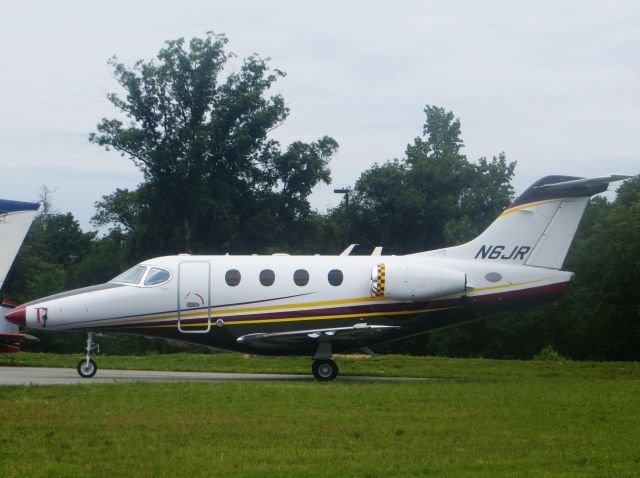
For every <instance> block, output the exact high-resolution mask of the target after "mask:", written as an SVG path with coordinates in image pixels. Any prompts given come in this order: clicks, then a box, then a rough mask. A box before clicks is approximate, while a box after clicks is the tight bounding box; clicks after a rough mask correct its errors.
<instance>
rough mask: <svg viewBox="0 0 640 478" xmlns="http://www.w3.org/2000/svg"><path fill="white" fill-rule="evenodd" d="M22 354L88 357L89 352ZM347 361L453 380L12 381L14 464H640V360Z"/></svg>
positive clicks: (269, 362)
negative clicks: (14, 383) (26, 384)
mask: <svg viewBox="0 0 640 478" xmlns="http://www.w3.org/2000/svg"><path fill="white" fill-rule="evenodd" d="M17 358H19V360H20V362H21V363H22V364H27V363H28V364H31V365H53V364H57V365H64V366H72V367H73V366H74V365H75V362H76V361H77V359H78V357H76V356H74V357H70V356H50V355H39V354H25V355H23V356H20V355H18V356H17ZM98 363H99V365H100V366H101V367H103V368H110V367H123V366H124V365H127V366H128V367H129V368H149V369H153V368H155V369H163V368H164V369H178V370H198V371H253V372H260V371H263V372H288V373H291V372H294V373H308V368H309V359H297V358H296V359H291V358H270V357H244V356H242V355H239V354H220V355H202V356H201V355H177V356H168V357H167V356H149V357H141V358H135V357H107V356H99V362H98ZM339 363H340V365H341V373H343V374H369V375H373V374H377V375H405V376H426V377H438V378H450V379H452V380H436V381H426V382H393V383H387V382H366V383H361V382H340V381H337V382H334V383H328V384H327V383H315V382H282V383H280V382H214V383H121V384H95V385H91V386H86V385H69V386H40V387H38V386H32V387H24V386H7V387H0V418H1V420H2V427H0V476H2V477H18V476H19V477H45V476H46V477H51V476H60V477H75V476H78V477H80V476H83V477H84V476H98V477H102V476H109V477H113V476H143V477H165V476H166V477H169V476H171V477H175V476H193V477H200V476H251V477H262V476H353V477H356V476H358V477H361V476H371V477H378V476H492V477H493V476H594V477H595V476H598V477H600V476H615V477H617V476H638V473H639V472H640V364H638V363H594V362H520V361H495V360H482V359H474V360H462V359H444V358H424V357H401V356H386V357H375V358H361V359H357V358H351V359H347V358H341V359H339ZM0 364H2V362H0ZM98 373H100V372H98Z"/></svg>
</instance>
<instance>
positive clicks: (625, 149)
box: [0, 0, 640, 229]
mask: <svg viewBox="0 0 640 478" xmlns="http://www.w3.org/2000/svg"><path fill="white" fill-rule="evenodd" d="M211 30H212V31H215V32H218V33H225V34H226V35H227V36H228V37H229V40H230V41H229V44H228V47H229V50H231V51H233V52H235V53H236V54H237V55H238V58H236V59H234V60H233V61H232V63H231V67H232V68H234V67H236V68H237V66H238V65H239V64H240V62H241V60H242V58H244V57H246V56H248V55H250V54H251V53H253V52H256V53H258V54H259V55H261V56H267V57H271V59H272V61H271V65H272V67H274V68H279V69H282V70H284V71H285V72H287V77H286V78H284V79H281V80H280V81H279V82H278V83H277V84H276V87H275V92H278V93H282V95H283V96H284V97H285V100H286V101H287V103H288V105H289V107H290V108H291V115H290V117H289V119H288V120H287V121H286V123H285V124H284V125H283V126H282V127H280V128H279V129H278V130H276V132H275V137H276V138H278V139H280V140H281V141H282V143H283V146H284V147H286V145H287V144H288V143H289V142H291V141H294V140H298V139H300V140H304V141H312V140H314V139H317V138H319V137H321V136H323V135H325V134H328V135H330V136H333V137H334V138H335V139H336V140H337V141H338V143H339V144H340V151H339V153H338V154H337V155H336V156H335V158H334V160H333V161H332V163H331V170H332V174H333V184H332V185H331V186H324V185H323V186H321V187H318V188H316V191H315V192H314V194H313V196H312V204H313V206H314V207H316V208H318V209H320V210H324V209H326V208H327V207H330V206H334V205H336V204H337V203H338V202H339V199H340V196H339V195H336V194H333V192H332V191H333V188H334V187H343V186H349V185H353V183H354V182H355V180H356V179H357V178H358V177H359V175H360V173H361V172H362V171H364V170H365V169H366V168H367V167H368V166H369V165H371V164H372V163H374V162H382V161H384V160H387V159H391V158H394V157H401V156H402V155H403V153H404V150H405V147H406V145H407V143H409V142H411V141H412V139H413V138H414V137H415V136H417V135H418V134H419V133H420V131H421V129H422V124H423V122H424V114H423V112H422V110H423V108H424V106H425V104H434V105H438V106H442V107H445V108H446V109H449V110H452V111H453V112H454V114H455V115H456V116H458V117H459V118H460V120H461V122H462V133H463V139H464V141H465V144H466V149H465V152H466V154H467V156H468V158H469V159H472V160H474V159H477V158H478V157H480V156H492V155H494V154H497V153H499V152H500V151H505V152H506V154H507V158H508V159H509V160H517V161H518V166H517V168H516V177H515V180H514V185H515V187H516V190H517V191H518V192H521V191H522V190H524V189H525V188H526V187H527V186H528V185H529V184H530V183H532V182H533V181H535V180H536V179H538V178H540V177H542V176H545V175H547V174H555V173H558V174H572V175H578V176H594V175H602V174H607V173H622V174H638V173H639V172H640V2H637V1H615V0H614V1H607V2H602V1H547V0H544V1H543V0H537V1H536V2H531V1H484V2H475V1H424V0H416V1H413V0H411V1H403V0H397V1H396V2H393V3H392V2H389V1H385V2H383V1H346V0H343V1H334V0H324V1H322V2H320V1H315V2H312V1H293V0H291V1H284V0H280V1H273V0H267V1H251V2H249V1H244V2H241V1H237V2H230V1H228V0H227V1H218V0H206V1H197V0H180V1H177V0H173V1H166V0H152V1H147V0H137V1H134V0H127V1H120V0H118V1H110V0H105V1H103V2H92V1H87V0H84V1H75V0H66V1H64V0H56V1H55V2H52V1H49V0H41V1H28V0H20V1H17V0H5V1H3V2H2V3H0V65H1V66H0V68H1V70H0V168H1V173H0V197H2V198H7V199H17V200H36V199H37V198H38V195H39V191H40V188H41V186H42V185H47V186H48V187H49V188H50V189H56V193H55V195H54V197H53V201H54V207H55V208H56V209H58V210H60V211H61V212H67V211H70V212H72V213H73V214H74V216H75V217H76V218H77V219H78V220H79V221H80V222H81V224H82V225H83V227H85V228H86V229H90V226H89V219H90V218H91V216H92V215H93V214H94V203H95V201H97V200H99V199H100V198H101V196H103V195H105V194H109V193H110V192H112V191H113V190H114V189H115V188H117V187H120V188H122V187H130V188H132V187H135V186H136V184H138V183H139V182H140V180H141V175H140V173H139V172H138V170H137V169H136V168H135V167H134V166H133V164H132V163H131V161H130V160H128V159H126V158H122V157H120V156H119V155H118V154H117V153H115V152H106V151H104V150H103V149H102V148H100V147H98V146H96V145H92V144H90V143H89V142H88V141H87V135H88V133H89V132H91V131H95V126H96V124H97V123H98V121H99V120H100V119H101V118H102V117H105V116H106V117H113V116H116V112H115V111H114V109H113V108H112V107H111V105H110V104H109V103H108V102H107V100H106V97H105V95H106V93H107V92H110V91H115V90H116V89H117V84H116V82H115V80H114V79H113V77H112V71H111V68H110V67H109V66H108V65H107V63H106V61H107V59H108V58H109V57H110V56H112V55H114V54H115V55H117V56H118V58H119V59H120V60H121V61H122V62H124V63H126V64H132V63H133V62H134V61H136V60H138V59H145V60H148V59H150V58H152V57H154V56H155V55H156V54H157V52H158V50H159V49H160V48H161V47H162V46H163V42H164V41H165V40H168V39H175V38H178V37H185V38H187V39H190V38H191V37H193V36H204V35H205V33H206V32H207V31H211Z"/></svg>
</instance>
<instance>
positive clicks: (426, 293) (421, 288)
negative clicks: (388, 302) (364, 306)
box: [371, 262, 467, 300]
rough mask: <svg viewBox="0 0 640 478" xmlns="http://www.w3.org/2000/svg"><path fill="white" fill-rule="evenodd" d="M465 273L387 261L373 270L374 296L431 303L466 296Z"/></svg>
mask: <svg viewBox="0 0 640 478" xmlns="http://www.w3.org/2000/svg"><path fill="white" fill-rule="evenodd" d="M466 285H467V277H466V274H465V273H464V272H459V271H454V270H451V269H443V268H441V267H434V266H426V265H419V264H417V265H416V264H406V263H397V262H386V263H384V264H378V265H377V266H375V267H374V268H373V269H372V271H371V297H384V298H386V299H396V300H429V299H434V298H436V297H442V296H446V295H450V294H455V293H459V294H464V292H465V289H466Z"/></svg>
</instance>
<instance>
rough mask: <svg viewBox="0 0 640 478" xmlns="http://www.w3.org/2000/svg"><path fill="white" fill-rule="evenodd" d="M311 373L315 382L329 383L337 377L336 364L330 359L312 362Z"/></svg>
mask: <svg viewBox="0 0 640 478" xmlns="http://www.w3.org/2000/svg"><path fill="white" fill-rule="evenodd" d="M311 371H312V372H313V376H314V377H315V378H316V380H319V381H321V382H329V381H331V380H335V379H336V377H337V376H338V364H336V363H335V362H334V361H333V360H331V359H323V360H314V361H313V365H312V366H311Z"/></svg>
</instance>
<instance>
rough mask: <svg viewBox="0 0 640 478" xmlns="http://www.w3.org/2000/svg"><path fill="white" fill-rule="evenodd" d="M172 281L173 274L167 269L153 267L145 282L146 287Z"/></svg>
mask: <svg viewBox="0 0 640 478" xmlns="http://www.w3.org/2000/svg"><path fill="white" fill-rule="evenodd" d="M169 279H171V273H170V272H169V271H168V270H166V269H160V268H159V267H152V268H151V270H150V271H149V273H148V274H147V278H146V279H145V280H144V285H147V286H150V285H160V284H164V283H165V282H167V281H168V280H169Z"/></svg>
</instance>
